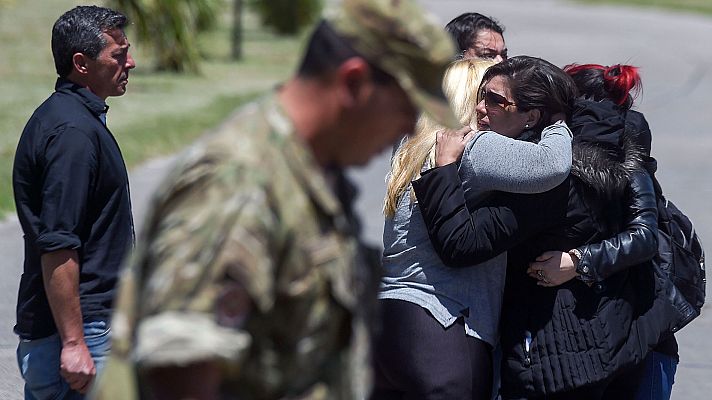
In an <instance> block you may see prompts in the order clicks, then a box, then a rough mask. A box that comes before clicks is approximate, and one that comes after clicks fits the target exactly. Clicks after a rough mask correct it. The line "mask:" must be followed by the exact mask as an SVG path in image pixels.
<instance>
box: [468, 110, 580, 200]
mask: <svg viewBox="0 0 712 400" xmlns="http://www.w3.org/2000/svg"><path fill="white" fill-rule="evenodd" d="M467 157H468V159H467V162H469V163H470V165H471V166H472V169H473V173H474V174H475V175H476V176H477V180H478V181H479V182H482V184H483V185H485V186H484V187H485V189H486V190H499V191H503V192H511V193H541V192H545V191H547V190H550V189H553V188H555V187H556V186H557V185H559V184H560V183H561V182H563V181H564V179H566V177H567V176H568V175H569V171H570V170H571V131H570V130H569V128H568V127H567V126H566V124H565V123H563V122H559V123H556V124H554V125H551V126H549V127H547V128H545V129H544V131H543V132H542V138H541V141H539V143H531V142H527V141H524V140H516V139H512V138H508V137H506V136H502V135H499V134H497V133H494V132H487V133H481V134H480V136H479V137H477V138H476V139H475V142H474V143H473V144H472V149H471V150H470V151H469V152H468V153H467Z"/></svg>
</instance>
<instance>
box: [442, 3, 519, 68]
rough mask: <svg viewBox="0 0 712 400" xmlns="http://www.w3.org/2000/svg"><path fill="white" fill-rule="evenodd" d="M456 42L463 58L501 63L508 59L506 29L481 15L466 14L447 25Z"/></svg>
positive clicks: (446, 28) (447, 29)
mask: <svg viewBox="0 0 712 400" xmlns="http://www.w3.org/2000/svg"><path fill="white" fill-rule="evenodd" d="M445 30H446V31H447V32H448V33H449V34H450V35H451V36H452V38H453V40H455V45H456V46H457V48H458V50H459V54H460V57H461V58H480V59H483V60H493V61H494V62H501V61H503V60H506V59H507V47H506V45H505V43H504V27H503V26H502V25H500V23H499V22H497V21H496V20H495V19H493V18H491V17H487V16H484V15H482V14H479V13H474V12H470V13H464V14H462V15H460V16H458V17H456V18H454V19H453V20H452V21H450V22H448V24H447V25H445Z"/></svg>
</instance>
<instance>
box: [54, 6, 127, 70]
mask: <svg viewBox="0 0 712 400" xmlns="http://www.w3.org/2000/svg"><path fill="white" fill-rule="evenodd" d="M127 24H128V18H127V17H126V16H125V15H124V14H121V13H120V12H117V11H114V10H111V9H109V8H105V7H98V6H78V7H75V8H73V9H71V10H69V11H67V12H66V13H64V14H62V16H61V17H59V19H57V22H55V23H54V27H52V56H53V57H54V66H55V68H56V69H57V74H58V75H59V76H60V77H63V78H64V77H67V75H69V73H70V72H72V57H73V56H74V54H75V53H82V54H84V55H86V56H87V57H89V58H91V59H92V60H95V59H96V57H97V56H98V55H99V53H100V52H101V50H102V49H103V48H104V47H105V46H106V39H104V37H103V36H102V33H103V32H106V31H109V30H112V29H121V30H123V29H124V27H126V25H127Z"/></svg>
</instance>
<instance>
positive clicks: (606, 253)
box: [576, 171, 658, 281]
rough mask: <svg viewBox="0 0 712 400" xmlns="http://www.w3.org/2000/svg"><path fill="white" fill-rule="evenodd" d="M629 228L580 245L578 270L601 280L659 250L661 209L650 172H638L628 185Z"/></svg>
mask: <svg viewBox="0 0 712 400" xmlns="http://www.w3.org/2000/svg"><path fill="white" fill-rule="evenodd" d="M628 192H629V197H628V198H629V200H628V201H629V203H628V213H627V214H628V219H627V221H626V229H625V230H624V231H622V232H620V233H619V234H617V235H616V236H613V237H612V238H610V239H607V240H604V241H602V242H600V243H594V244H588V245H584V246H581V247H578V248H577V249H576V250H578V253H579V254H580V255H581V259H580V260H578V265H577V270H579V271H581V272H584V271H588V272H587V273H586V272H584V273H583V274H582V275H583V276H584V279H585V278H586V275H588V276H590V279H592V280H594V281H601V280H603V279H606V278H608V277H609V276H611V275H613V274H615V273H617V272H620V271H622V270H623V269H626V268H628V267H631V266H633V265H637V264H640V263H642V262H644V261H647V260H649V259H651V258H652V257H653V256H654V255H655V252H656V251H658V209H657V203H656V200H655V191H654V189H653V182H652V179H651V178H650V175H649V174H648V173H647V172H645V171H641V172H636V173H635V174H633V176H632V177H631V179H630V183H629V185H628Z"/></svg>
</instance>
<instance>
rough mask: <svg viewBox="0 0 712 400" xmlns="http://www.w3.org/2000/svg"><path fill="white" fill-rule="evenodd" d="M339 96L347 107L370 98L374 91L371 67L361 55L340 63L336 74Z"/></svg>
mask: <svg viewBox="0 0 712 400" xmlns="http://www.w3.org/2000/svg"><path fill="white" fill-rule="evenodd" d="M335 80H336V84H337V85H338V86H339V98H340V100H341V102H342V105H344V106H345V107H349V108H350V107H355V106H357V105H359V104H361V103H362V102H364V101H366V100H368V98H369V97H370V95H371V92H372V91H373V83H372V81H371V68H370V67H369V65H368V62H367V61H366V60H364V59H363V58H361V57H351V58H349V59H347V60H345V61H344V62H342V63H341V65H339V67H338V68H337V69H336V75H335Z"/></svg>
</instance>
